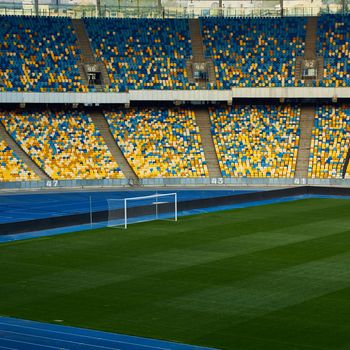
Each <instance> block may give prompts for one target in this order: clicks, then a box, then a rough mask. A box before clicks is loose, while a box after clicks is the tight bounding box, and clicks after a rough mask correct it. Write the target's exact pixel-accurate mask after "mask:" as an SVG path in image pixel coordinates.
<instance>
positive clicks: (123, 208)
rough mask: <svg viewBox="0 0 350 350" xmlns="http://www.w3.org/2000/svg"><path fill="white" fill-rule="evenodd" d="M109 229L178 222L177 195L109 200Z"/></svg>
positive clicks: (155, 195) (158, 194)
mask: <svg viewBox="0 0 350 350" xmlns="http://www.w3.org/2000/svg"><path fill="white" fill-rule="evenodd" d="M107 202H108V223H107V226H108V227H120V228H125V229H126V228H128V225H129V224H133V223H138V222H145V221H153V220H171V221H177V193H157V194H153V195H149V196H141V197H128V198H123V199H107Z"/></svg>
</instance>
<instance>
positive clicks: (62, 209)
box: [0, 189, 252, 223]
mask: <svg viewBox="0 0 350 350" xmlns="http://www.w3.org/2000/svg"><path fill="white" fill-rule="evenodd" d="M172 192H176V193H177V194H178V201H187V200H191V199H201V198H213V197H222V196H230V195H233V194H241V193H247V192H252V190H250V191H249V190H245V191H240V190H219V191H217V190H175V189H174V190H167V191H158V193H172ZM154 193H155V190H144V191H120V190H118V191H103V190H101V191H99V192H96V191H95V192H85V191H74V192H63V193H62V192H52V193H28V194H0V223H7V222H18V221H27V220H35V219H43V218H50V217H54V216H65V215H74V214H81V213H88V212H89V211H90V197H91V199H92V211H94V212H96V211H103V210H107V209H108V204H107V199H122V198H126V197H140V196H147V195H151V194H154ZM135 205H140V202H136V204H135Z"/></svg>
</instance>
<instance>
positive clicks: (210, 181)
mask: <svg viewBox="0 0 350 350" xmlns="http://www.w3.org/2000/svg"><path fill="white" fill-rule="evenodd" d="M307 185H308V186H338V187H350V179H311V178H308V179H300V178H291V179H280V178H154V179H139V180H137V181H135V180H132V179H104V180H49V181H46V180H45V181H44V180H43V181H21V182H0V190H32V189H50V188H61V189H69V188H89V187H97V188H98V187H134V186H135V187H167V186H181V187H183V186H184V187H186V186H213V187H215V186H218V187H220V186H231V187H232V186H237V187H239V186H246V187H249V186H253V187H286V186H307Z"/></svg>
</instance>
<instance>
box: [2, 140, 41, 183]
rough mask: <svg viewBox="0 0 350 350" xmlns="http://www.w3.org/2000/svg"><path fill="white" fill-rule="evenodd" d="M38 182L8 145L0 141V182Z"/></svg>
mask: <svg viewBox="0 0 350 350" xmlns="http://www.w3.org/2000/svg"><path fill="white" fill-rule="evenodd" d="M31 180H39V178H38V177H37V176H36V175H35V173H33V172H32V171H31V170H30V169H29V168H28V167H27V165H26V164H24V162H23V161H22V160H21V159H19V158H18V157H17V155H16V154H15V153H14V152H13V150H12V149H11V148H10V147H9V145H8V144H7V143H6V142H5V141H4V140H0V182H4V181H6V182H10V181H11V182H12V181H31Z"/></svg>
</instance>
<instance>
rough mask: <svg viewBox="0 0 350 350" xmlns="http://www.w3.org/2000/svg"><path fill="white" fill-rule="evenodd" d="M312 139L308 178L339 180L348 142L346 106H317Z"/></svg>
mask: <svg viewBox="0 0 350 350" xmlns="http://www.w3.org/2000/svg"><path fill="white" fill-rule="evenodd" d="M312 136H313V137H312V140H311V152H310V162H309V177H312V178H342V171H343V167H344V163H345V159H346V155H347V151H348V142H349V140H350V107H349V106H348V105H339V106H320V107H318V108H317V109H316V117H315V125H314V128H313V131H312Z"/></svg>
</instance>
